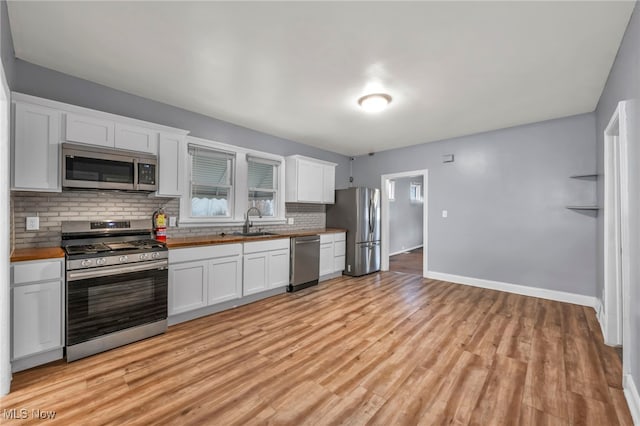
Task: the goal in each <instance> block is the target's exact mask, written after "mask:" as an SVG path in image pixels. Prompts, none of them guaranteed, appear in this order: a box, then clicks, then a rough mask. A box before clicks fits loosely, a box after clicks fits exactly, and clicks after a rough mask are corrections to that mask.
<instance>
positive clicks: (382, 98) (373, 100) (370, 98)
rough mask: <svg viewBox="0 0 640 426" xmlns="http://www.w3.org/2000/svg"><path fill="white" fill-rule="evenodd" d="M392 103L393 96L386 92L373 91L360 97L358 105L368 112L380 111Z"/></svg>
mask: <svg viewBox="0 0 640 426" xmlns="http://www.w3.org/2000/svg"><path fill="white" fill-rule="evenodd" d="M390 103H391V96H389V95H387V94H386V93H371V94H369V95H365V96H363V97H361V98H360V99H358V105H360V106H361V107H362V109H363V110H365V111H366V112H380V111H382V110H383V109H385V108H386V107H387V106H389V104H390Z"/></svg>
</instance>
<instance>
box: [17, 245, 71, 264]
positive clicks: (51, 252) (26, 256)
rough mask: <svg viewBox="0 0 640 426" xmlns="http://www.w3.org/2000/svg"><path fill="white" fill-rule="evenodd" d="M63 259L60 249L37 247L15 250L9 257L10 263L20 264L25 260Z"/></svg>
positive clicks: (62, 252) (62, 251)
mask: <svg viewBox="0 0 640 426" xmlns="http://www.w3.org/2000/svg"><path fill="white" fill-rule="evenodd" d="M60 257H64V250H62V248H61V247H38V248H25V249H16V250H14V251H13V254H12V255H11V262H22V261H25V260H43V259H56V258H60Z"/></svg>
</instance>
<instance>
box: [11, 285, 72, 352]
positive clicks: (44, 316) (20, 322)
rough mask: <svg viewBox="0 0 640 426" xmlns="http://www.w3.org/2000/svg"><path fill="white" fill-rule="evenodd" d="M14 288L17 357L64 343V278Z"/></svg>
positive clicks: (14, 346)
mask: <svg viewBox="0 0 640 426" xmlns="http://www.w3.org/2000/svg"><path fill="white" fill-rule="evenodd" d="M12 292H13V315H12V317H13V318H12V319H13V354H12V356H13V359H18V358H22V357H24V356H28V355H34V354H36V353H38V352H42V351H46V350H50V349H55V348H58V347H61V346H62V282H61V281H51V282H45V283H41V284H29V285H23V286H17V287H14V288H13V289H12Z"/></svg>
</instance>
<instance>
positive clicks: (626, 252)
mask: <svg viewBox="0 0 640 426" xmlns="http://www.w3.org/2000/svg"><path fill="white" fill-rule="evenodd" d="M629 113H630V103H629V101H621V102H619V103H618V106H617V108H616V110H615V112H614V113H613V116H612V117H611V120H610V121H609V124H608V125H607V127H606V129H605V131H604V292H603V299H604V300H603V305H602V309H603V313H602V315H601V320H602V324H601V326H602V331H603V335H604V340H605V343H606V344H607V345H611V346H619V345H622V348H623V349H622V351H623V354H622V360H623V373H625V372H626V370H627V368H628V367H626V365H627V364H628V362H627V361H628V360H629V355H630V353H629V350H630V348H629V344H628V343H629V331H630V330H629V325H630V324H629V309H630V301H629V279H630V274H631V261H630V250H631V244H630V238H629V236H630V233H629V229H630V215H629V211H630V209H629V198H630V193H629V184H630V181H631V179H630V178H631V177H630V173H631V170H632V169H631V164H630V158H629V142H630V137H629V132H630V131H631V128H630V122H629V118H630V116H629ZM616 160H617V161H616ZM625 343H626V344H625Z"/></svg>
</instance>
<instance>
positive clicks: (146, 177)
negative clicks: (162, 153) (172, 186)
mask: <svg viewBox="0 0 640 426" xmlns="http://www.w3.org/2000/svg"><path fill="white" fill-rule="evenodd" d="M138 183H139V184H140V185H155V184H156V165H155V164H147V163H138Z"/></svg>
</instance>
